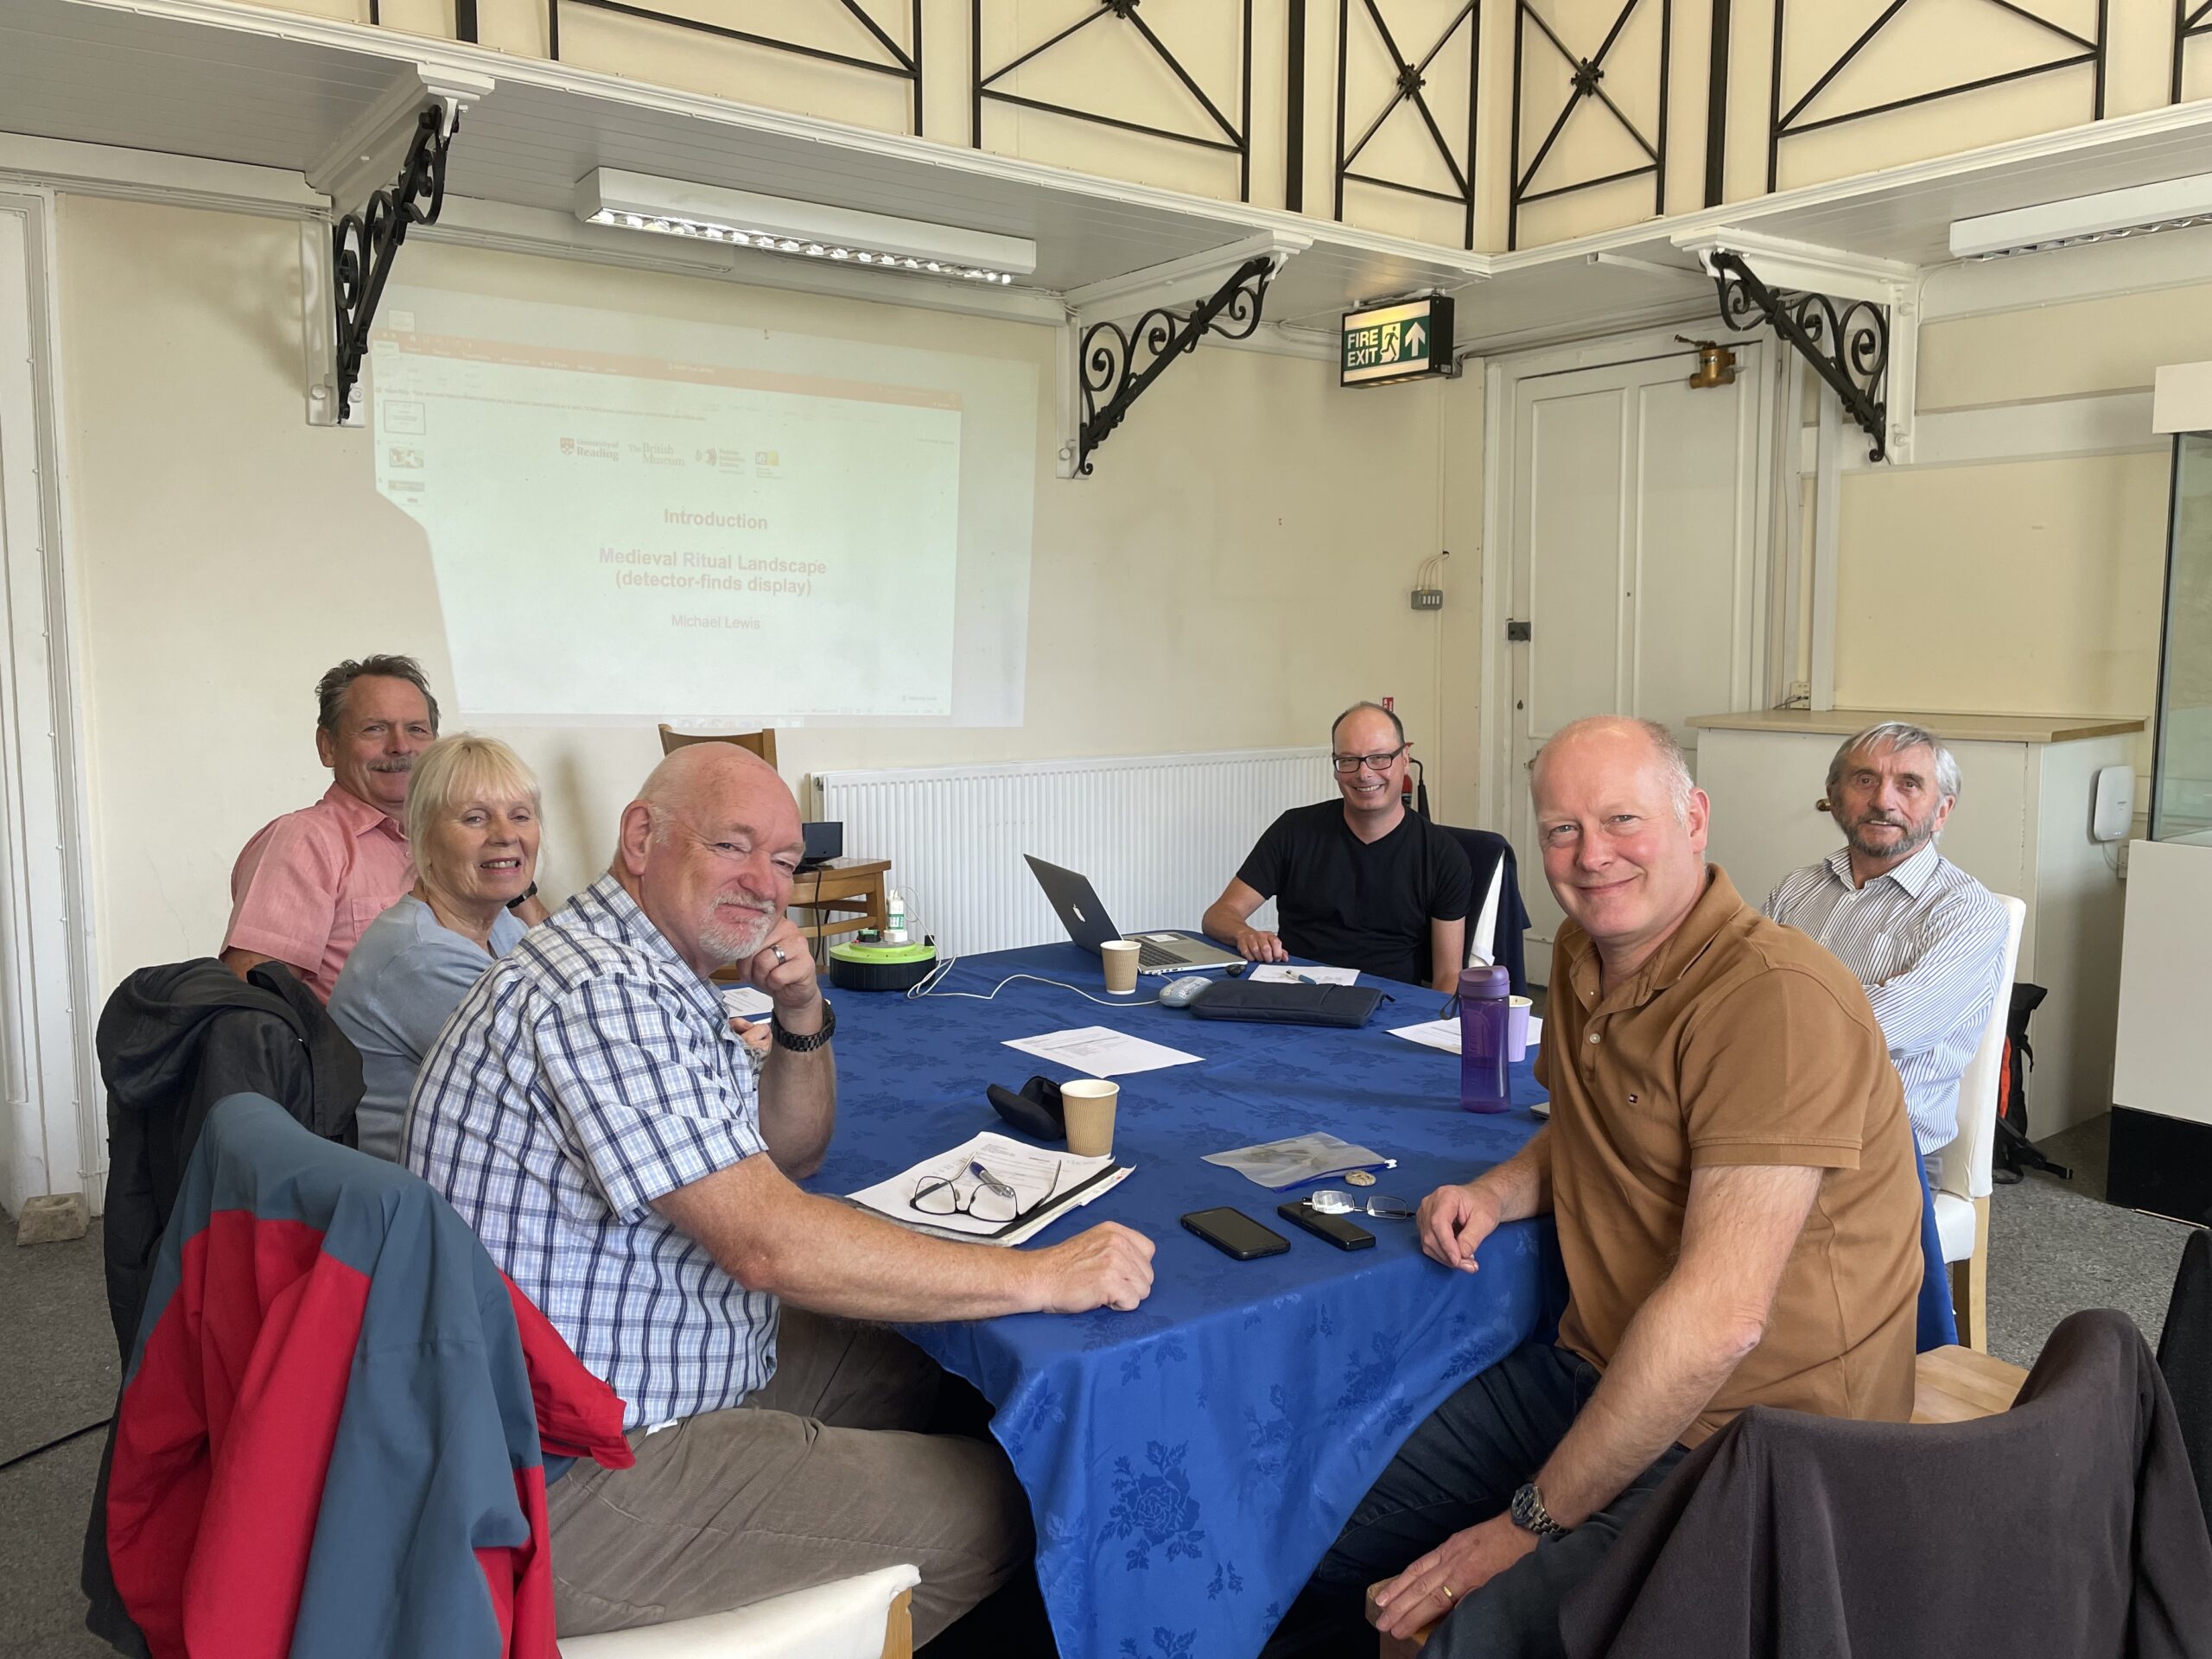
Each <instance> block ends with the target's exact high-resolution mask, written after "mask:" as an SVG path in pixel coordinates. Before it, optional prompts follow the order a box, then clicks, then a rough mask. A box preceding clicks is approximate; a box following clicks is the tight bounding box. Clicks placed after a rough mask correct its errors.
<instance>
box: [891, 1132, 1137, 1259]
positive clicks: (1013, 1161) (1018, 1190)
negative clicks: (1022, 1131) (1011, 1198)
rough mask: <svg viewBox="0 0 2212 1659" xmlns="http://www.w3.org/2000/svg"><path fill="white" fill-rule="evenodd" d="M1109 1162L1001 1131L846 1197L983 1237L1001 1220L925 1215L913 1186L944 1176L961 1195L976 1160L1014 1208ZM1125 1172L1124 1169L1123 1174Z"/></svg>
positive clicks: (899, 1217) (896, 1216)
mask: <svg viewBox="0 0 2212 1659" xmlns="http://www.w3.org/2000/svg"><path fill="white" fill-rule="evenodd" d="M1113 1161H1114V1160H1113V1159H1112V1158H1110V1157H1107V1158H1078V1157H1077V1156H1076V1155H1075V1154H1073V1153H1070V1152H1065V1151H1060V1152H1056V1151H1054V1150H1053V1149H1052V1147H1033V1146H1030V1145H1028V1144H1027V1143H1026V1142H1023V1141H1014V1140H1010V1139H1009V1138H1007V1136H1005V1135H993V1134H991V1133H989V1132H988V1131H986V1132H985V1133H983V1134H982V1135H976V1136H975V1137H973V1138H972V1139H970V1140H968V1141H963V1142H962V1143H961V1144H960V1145H959V1146H957V1147H953V1148H952V1150H951V1151H950V1152H944V1153H940V1154H938V1155H937V1156H936V1157H934V1158H925V1159H924V1160H922V1161H921V1162H920V1163H918V1164H916V1165H915V1166H913V1167H912V1169H909V1170H905V1171H902V1172H901V1173H899V1174H896V1175H893V1177H891V1179H888V1180H885V1181H878V1182H877V1183H876V1184H875V1185H874V1186H868V1187H862V1188H861V1190H860V1191H859V1192H855V1193H852V1194H849V1197H850V1198H852V1201H853V1202H854V1203H855V1204H857V1205H862V1206H864V1207H865V1208H867V1209H869V1210H873V1211H875V1212H876V1213H877V1214H878V1215H880V1216H883V1217H887V1219H889V1220H892V1221H898V1222H906V1223H910V1224H914V1225H917V1226H925V1227H929V1228H932V1229H934V1230H938V1231H939V1232H950V1233H963V1234H966V1235H968V1236H971V1237H978V1238H988V1237H989V1236H990V1235H992V1234H994V1233H996V1232H998V1231H999V1230H1001V1228H1003V1227H1004V1226H1005V1225H1006V1224H1005V1223H1004V1222H1003V1221H978V1220H976V1217H973V1216H970V1215H967V1214H964V1213H962V1212H959V1211H956V1212H954V1213H953V1214H951V1215H949V1216H947V1215H931V1214H925V1212H923V1211H918V1210H916V1209H915V1208H914V1207H913V1197H914V1188H915V1186H916V1185H917V1184H918V1183H919V1182H920V1181H922V1180H924V1179H927V1178H928V1177H930V1176H931V1175H938V1176H943V1177H944V1178H945V1179H949V1180H950V1181H952V1182H953V1184H954V1185H956V1186H957V1188H958V1190H959V1191H960V1192H961V1193H962V1194H963V1195H965V1194H966V1193H968V1192H969V1191H970V1190H971V1189H972V1188H973V1187H974V1186H975V1185H976V1177H975V1175H974V1173H972V1172H971V1171H970V1169H969V1165H971V1164H981V1165H982V1166H983V1167H984V1168H986V1169H988V1170H989V1171H990V1172H991V1173H992V1174H994V1175H995V1176H997V1177H998V1179H1001V1180H1002V1181H1004V1182H1005V1183H1006V1184H1007V1185H1008V1186H1010V1187H1012V1188H1013V1189H1014V1192H1015V1194H1016V1195H1017V1203H1016V1205H1015V1208H1016V1209H1017V1211H1020V1210H1027V1209H1029V1208H1031V1207H1032V1206H1033V1205H1039V1204H1042V1203H1043V1202H1044V1201H1045V1199H1046V1195H1047V1194H1048V1193H1052V1192H1069V1191H1071V1190H1072V1189H1073V1188H1076V1187H1078V1186H1080V1185H1083V1184H1084V1182H1085V1181H1087V1180H1089V1179H1090V1178H1091V1177H1092V1176H1094V1175H1096V1174H1097V1173H1098V1172H1099V1171H1101V1170H1102V1169H1104V1168H1105V1167H1106V1166H1108V1165H1109V1164H1111V1163H1112V1162H1113ZM1126 1173H1127V1172H1126V1171H1124V1172H1123V1174H1124V1175H1126ZM1114 1185H1116V1182H1115V1181H1101V1182H1100V1183H1099V1184H1098V1185H1096V1187H1094V1188H1093V1189H1092V1190H1091V1191H1090V1192H1087V1193H1085V1194H1084V1197H1083V1198H1082V1200H1081V1202H1080V1203H1078V1204H1075V1205H1069V1206H1068V1208H1070V1209H1080V1208H1081V1207H1082V1205H1084V1204H1088V1203H1089V1202H1090V1200H1091V1199H1092V1198H1096V1196H1097V1195H1098V1194H1099V1193H1100V1192H1105V1191H1107V1190H1108V1189H1109V1188H1110V1187H1112V1186H1114ZM1064 1213H1065V1211H1060V1210H1054V1211H1049V1212H1047V1213H1046V1214H1045V1215H1043V1216H1039V1217H1038V1218H1037V1220H1036V1222H1035V1223H1034V1224H1029V1225H1025V1226H1023V1227H1021V1228H1020V1229H1019V1230H1017V1231H1015V1232H1014V1233H1012V1234H1009V1235H1008V1236H1007V1237H1005V1238H1004V1239H1002V1240H998V1241H995V1242H997V1243H1007V1244H1017V1243H1020V1242H1021V1241H1022V1240H1023V1239H1025V1238H1027V1237H1028V1236H1030V1235H1031V1234H1033V1232H1035V1231H1037V1230H1039V1228H1040V1227H1042V1226H1044V1225H1046V1224H1048V1223H1050V1222H1051V1221H1052V1220H1053V1219H1054V1218H1055V1217H1058V1216H1059V1215H1061V1214H1064Z"/></svg>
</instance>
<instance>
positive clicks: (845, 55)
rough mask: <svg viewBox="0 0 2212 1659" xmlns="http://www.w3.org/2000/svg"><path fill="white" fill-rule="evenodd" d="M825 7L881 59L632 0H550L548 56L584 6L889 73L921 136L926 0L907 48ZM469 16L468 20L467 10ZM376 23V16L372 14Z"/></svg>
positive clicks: (837, 6)
mask: <svg viewBox="0 0 2212 1659" xmlns="http://www.w3.org/2000/svg"><path fill="white" fill-rule="evenodd" d="M818 3H820V4H822V5H823V6H824V7H827V8H829V9H831V10H838V11H843V12H847V13H849V14H850V15H851V16H852V18H853V21H854V22H857V23H858V24H859V25H860V26H861V28H862V29H866V30H867V31H868V35H869V37H870V38H871V39H873V40H874V42H875V44H876V45H877V46H878V47H880V48H882V55H881V56H880V57H873V58H863V57H855V55H854V54H851V53H849V52H833V51H831V50H830V49H829V48H827V47H823V46H810V45H808V44H807V43H806V42H805V41H786V40H783V39H780V38H779V37H778V36H776V35H762V34H760V33H758V32H756V31H755V30H753V29H732V28H730V27H728V25H727V24H724V23H710V22H702V20H701V19H699V18H696V17H681V16H677V14H676V13H674V12H671V11H658V10H654V9H653V8H652V7H651V6H636V5H632V4H630V3H628V0H545V50H546V55H547V56H548V57H550V58H551V59H553V60H554V61H555V62H556V63H557V62H559V61H560V60H561V8H562V7H563V6H564V5H569V6H581V7H582V8H584V9H585V10H589V11H610V12H613V14H614V15H615V16H618V17H634V18H638V19H639V20H641V21H643V22H649V23H664V24H666V25H667V26H668V27H669V28H671V29H690V31H691V32H692V33H693V34H695V35H712V36H713V37H714V38H715V40H718V41H737V42H738V43H739V44H741V45H744V46H757V47H760V48H764V49H765V50H767V51H770V52H788V53H790V54H792V55H793V56H795V57H801V58H812V59H813V60H815V61H817V63H834V64H836V65H838V66H840V67H843V68H846V69H858V70H861V72H863V73H867V74H871V75H887V76H889V77H890V78H891V79H894V80H903V81H905V82H906V83H907V86H908V87H909V88H910V89H911V90H910V92H909V94H908V98H907V107H908V110H909V111H910V114H911V117H912V124H913V134H914V137H917V138H919V137H922V0H908V4H909V6H910V8H911V10H912V16H910V18H909V19H908V22H907V25H906V28H907V34H906V39H907V41H908V44H906V45H905V46H901V45H899V42H898V41H896V40H895V39H893V37H892V35H891V33H890V31H889V30H887V29H885V28H884V27H883V25H882V24H880V23H879V22H876V21H875V19H874V17H873V16H869V14H868V9H867V8H866V7H865V6H863V5H862V4H861V0H818ZM463 10H465V11H466V13H467V16H466V18H465V19H464V17H463V16H462V12H463ZM370 21H371V22H374V21H375V18H374V16H373V15H372V16H371V18H370ZM454 34H456V35H459V36H460V38H461V39H462V40H464V41H474V39H475V38H476V0H454Z"/></svg>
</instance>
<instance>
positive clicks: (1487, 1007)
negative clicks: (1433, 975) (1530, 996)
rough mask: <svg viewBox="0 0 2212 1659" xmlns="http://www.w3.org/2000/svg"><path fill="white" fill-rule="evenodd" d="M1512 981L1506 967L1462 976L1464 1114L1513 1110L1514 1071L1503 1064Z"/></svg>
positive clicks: (1465, 971) (1461, 1086)
mask: <svg viewBox="0 0 2212 1659" xmlns="http://www.w3.org/2000/svg"><path fill="white" fill-rule="evenodd" d="M1512 995H1513V976H1511V975H1510V974H1509V973H1507V972H1506V970H1505V969H1503V968H1465V969H1461V970H1460V972H1459V1105H1460V1109H1462V1110H1464V1111H1470V1112H1507V1111H1511V1110H1512V1109H1513V1088H1512V1077H1511V1074H1510V1071H1508V1070H1507V1068H1506V1063H1505V1039H1506V1022H1507V1020H1509V1019H1510V1017H1511V1014H1512V1008H1511V1005H1510V1002H1509V1001H1508V999H1509V998H1510V997H1511V996H1512Z"/></svg>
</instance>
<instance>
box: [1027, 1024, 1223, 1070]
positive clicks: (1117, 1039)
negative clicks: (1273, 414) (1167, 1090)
mask: <svg viewBox="0 0 2212 1659" xmlns="http://www.w3.org/2000/svg"><path fill="white" fill-rule="evenodd" d="M1006 1046H1007V1047H1008V1048H1018V1049H1020V1051H1021V1052H1023V1053H1025V1054H1034V1055H1035V1056H1036V1057H1037V1058H1039V1059H1040V1060H1052V1061H1054V1062H1056V1063H1058V1065H1065V1066H1067V1067H1069V1068H1071V1070H1074V1071H1083V1072H1087V1073H1089V1074H1090V1076H1092V1077H1128V1076H1129V1075H1130V1074H1131V1073H1132V1072H1137V1071H1160V1070H1162V1069H1163V1068H1165V1067H1166V1066H1171V1065H1197V1064H1198V1060H1199V1058H1200V1057H1199V1056H1198V1055H1196V1054H1185V1052H1183V1051H1182V1050H1181V1049H1179V1048H1169V1047H1167V1046H1166V1045H1165V1044H1162V1043H1148V1042H1147V1041H1146V1040H1145V1039H1143V1038H1141V1037H1125V1036H1123V1035H1122V1033H1120V1032H1118V1031H1114V1030H1111V1029H1109V1028H1108V1027H1105V1026H1076V1027H1071V1028H1070V1029H1069V1030H1066V1031H1048V1032H1046V1033H1045V1034H1044V1035H1043V1036H1041V1037H1010V1038H1008V1039H1007V1044H1006Z"/></svg>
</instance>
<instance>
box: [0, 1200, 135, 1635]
mask: <svg viewBox="0 0 2212 1659" xmlns="http://www.w3.org/2000/svg"><path fill="white" fill-rule="evenodd" d="M0 1332H5V1337H4V1339H0V1463H8V1462H9V1460H10V1459H15V1458H22V1462H20V1463H14V1464H12V1465H10V1466H9V1467H7V1468H5V1469H0V1561H4V1562H6V1563H7V1570H6V1571H5V1572H4V1573H0V1654H5V1655H7V1656H9V1659H96V1656H99V1655H102V1654H106V1653H108V1652H109V1651H110V1649H109V1648H108V1646H107V1644H106V1643H104V1642H101V1641H98V1640H96V1639H95V1638H94V1637H92V1636H91V1635H89V1634H88V1633H87V1632H86V1630H85V1601H84V1598H83V1597H82V1596H81V1595H80V1594H79V1593H78V1590H77V1570H78V1560H79V1552H80V1551H81V1550H82V1549H83V1548H84V1542H85V1516H86V1510H88V1508H89V1507H90V1505H91V1503H92V1483H93V1481H94V1480H95V1479H96V1478H98V1476H99V1466H100V1448H101V1446H103V1445H104V1444H105V1438H106V1437H105V1431H96V1432H94V1433H90V1434H85V1435H81V1436H79V1438H77V1439H75V1440H69V1441H67V1443H65V1444H63V1445H60V1446H55V1447H54V1449H53V1450H52V1451H49V1452H35V1454H34V1455H32V1456H29V1457H24V1456H23V1454H24V1453H25V1452H32V1451H33V1448H35V1447H37V1446H44V1445H46V1444H47V1443H48V1441H51V1440H55V1439H56V1438H58V1437H60V1436H61V1435H64V1434H67V1433H70V1432H71V1431H72V1430H73V1429H79V1428H82V1427H85V1426H86V1424H88V1423H96V1422H98V1421H100V1420H101V1419H102V1418H104V1417H105V1416H107V1415H108V1414H109V1413H110V1412H111V1411H113V1410H114V1409H115V1390H116V1386H117V1383H118V1376H119V1368H118V1365H117V1363H116V1357H115V1335H114V1330H113V1327H112V1326H111V1325H109V1324H108V1317H107V1286H106V1283H105V1280H104V1278H103V1276H102V1271H101V1267H100V1230H99V1223H98V1222H94V1223H93V1224H92V1231H91V1233H90V1234H88V1235H87V1236H85V1237H84V1238H81V1239H79V1240H77V1241H76V1242H75V1243H68V1244H33V1245H29V1246H27V1247H25V1246H18V1245H17V1244H16V1225H15V1222H14V1220H13V1218H12V1217H9V1218H6V1219H5V1221H4V1225H0Z"/></svg>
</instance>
